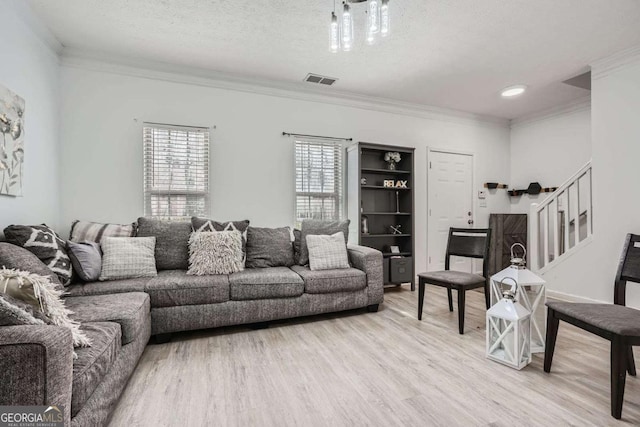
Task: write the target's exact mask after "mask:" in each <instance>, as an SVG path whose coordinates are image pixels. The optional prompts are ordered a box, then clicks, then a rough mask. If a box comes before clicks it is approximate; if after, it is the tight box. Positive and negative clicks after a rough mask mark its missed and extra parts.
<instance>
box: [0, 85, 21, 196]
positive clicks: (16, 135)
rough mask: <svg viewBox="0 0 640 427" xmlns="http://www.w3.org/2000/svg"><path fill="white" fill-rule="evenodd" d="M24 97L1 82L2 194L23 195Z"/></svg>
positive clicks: (0, 145)
mask: <svg viewBox="0 0 640 427" xmlns="http://www.w3.org/2000/svg"><path fill="white" fill-rule="evenodd" d="M23 162H24V99H22V98H21V97H19V96H18V95H16V94H15V93H13V92H12V91H10V90H9V89H7V88H6V87H4V86H2V85H1V84H0V194H2V195H9V196H22V168H23Z"/></svg>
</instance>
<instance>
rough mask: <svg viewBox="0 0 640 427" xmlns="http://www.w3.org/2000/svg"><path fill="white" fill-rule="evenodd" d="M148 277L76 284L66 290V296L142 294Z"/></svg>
mask: <svg viewBox="0 0 640 427" xmlns="http://www.w3.org/2000/svg"><path fill="white" fill-rule="evenodd" d="M149 280H151V278H150V277H138V278H136V279H122V280H107V281H105V282H90V283H76V284H75V285H71V286H69V287H67V288H66V292H67V294H66V295H68V296H73V297H77V296H86V295H111V294H121V293H124V292H144V290H145V288H146V286H147V283H149Z"/></svg>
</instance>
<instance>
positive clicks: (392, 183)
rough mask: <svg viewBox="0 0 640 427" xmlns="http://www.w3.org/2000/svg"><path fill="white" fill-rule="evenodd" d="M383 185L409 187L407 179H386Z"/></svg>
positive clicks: (387, 186)
mask: <svg viewBox="0 0 640 427" xmlns="http://www.w3.org/2000/svg"><path fill="white" fill-rule="evenodd" d="M382 186H383V187H386V188H408V187H407V181H401V180H397V181H395V180H393V179H385V180H384V181H383V183H382Z"/></svg>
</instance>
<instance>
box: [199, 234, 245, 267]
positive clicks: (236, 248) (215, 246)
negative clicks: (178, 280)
mask: <svg viewBox="0 0 640 427" xmlns="http://www.w3.org/2000/svg"><path fill="white" fill-rule="evenodd" d="M242 268H243V267H242V236H241V235H240V232H239V231H237V230H233V231H220V232H217V231H214V232H211V231H202V232H196V233H193V234H192V235H191V239H189V271H187V274H190V275H195V276H203V275H206V274H231V273H235V272H237V271H240V270H242Z"/></svg>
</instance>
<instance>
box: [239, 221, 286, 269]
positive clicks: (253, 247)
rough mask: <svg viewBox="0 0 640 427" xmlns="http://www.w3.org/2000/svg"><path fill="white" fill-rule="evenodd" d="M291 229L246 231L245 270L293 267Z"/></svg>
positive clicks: (258, 228)
mask: <svg viewBox="0 0 640 427" xmlns="http://www.w3.org/2000/svg"><path fill="white" fill-rule="evenodd" d="M291 236H292V232H291V228H289V227H282V228H260V227H249V228H248V229H247V261H246V264H245V266H246V267H247V268H265V267H281V266H282V267H290V266H292V265H293V261H294V260H293V245H292V244H291Z"/></svg>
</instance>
